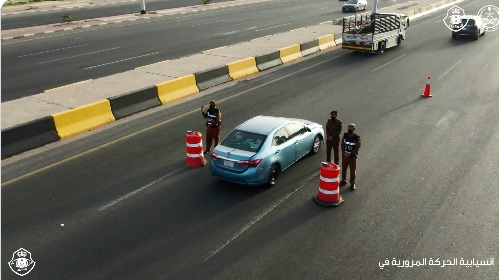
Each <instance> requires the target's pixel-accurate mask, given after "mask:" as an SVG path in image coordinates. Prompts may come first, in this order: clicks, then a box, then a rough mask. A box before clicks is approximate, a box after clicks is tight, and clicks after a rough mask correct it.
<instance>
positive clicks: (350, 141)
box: [340, 123, 361, 191]
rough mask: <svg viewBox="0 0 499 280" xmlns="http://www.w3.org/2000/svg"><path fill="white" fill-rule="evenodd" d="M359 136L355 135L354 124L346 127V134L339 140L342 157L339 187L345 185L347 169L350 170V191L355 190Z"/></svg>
mask: <svg viewBox="0 0 499 280" xmlns="http://www.w3.org/2000/svg"><path fill="white" fill-rule="evenodd" d="M360 146H361V145H360V136H359V135H357V134H355V124H353V123H351V124H349V125H348V132H346V133H345V134H343V139H342V140H341V150H342V151H343V156H342V159H341V165H342V166H341V182H340V186H344V185H346V184H347V181H346V180H345V178H346V177H347V168H350V189H351V190H352V191H354V190H355V171H356V169H357V155H358V154H359V149H360Z"/></svg>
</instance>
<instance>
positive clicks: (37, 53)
mask: <svg viewBox="0 0 499 280" xmlns="http://www.w3.org/2000/svg"><path fill="white" fill-rule="evenodd" d="M86 45H87V44H83V45H76V46H71V47H66V48H60V49H53V50H50V51H44V52H36V53H30V54H25V55H20V56H18V57H25V56H32V55H39V54H44V53H49V52H56V51H60V50H67V49H73V48H78V47H83V46H86Z"/></svg>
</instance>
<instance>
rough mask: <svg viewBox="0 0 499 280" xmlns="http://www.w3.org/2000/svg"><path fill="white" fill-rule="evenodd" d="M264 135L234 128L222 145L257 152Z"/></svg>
mask: <svg viewBox="0 0 499 280" xmlns="http://www.w3.org/2000/svg"><path fill="white" fill-rule="evenodd" d="M266 137H267V136H266V135H261V134H256V133H252V132H247V131H242V130H234V131H233V132H232V133H231V134H230V135H229V136H227V138H225V140H224V141H223V142H222V145H223V146H225V147H229V148H233V149H238V150H243V151H247V152H254V153H256V152H258V150H260V147H261V146H262V144H263V142H264V141H265V138H266Z"/></svg>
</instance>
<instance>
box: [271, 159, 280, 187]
mask: <svg viewBox="0 0 499 280" xmlns="http://www.w3.org/2000/svg"><path fill="white" fill-rule="evenodd" d="M279 173H281V168H279V165H277V164H273V165H272V166H271V167H270V171H269V182H268V185H269V186H270V187H272V186H274V185H275V184H277V179H278V178H279Z"/></svg>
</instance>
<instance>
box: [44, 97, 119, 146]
mask: <svg viewBox="0 0 499 280" xmlns="http://www.w3.org/2000/svg"><path fill="white" fill-rule="evenodd" d="M52 117H53V118H54V122H55V128H56V130H57V133H58V134H59V137H61V139H64V138H67V137H70V136H73V135H76V134H78V133H81V132H85V131H88V130H91V129H94V128H96V127H99V126H101V125H104V124H107V123H110V122H113V121H115V119H114V115H113V113H112V111H111V103H110V102H109V100H107V99H104V100H101V101H97V102H94V103H91V104H88V105H85V106H81V107H78V108H75V109H71V110H67V111H64V112H62V113H57V114H54V115H52Z"/></svg>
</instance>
